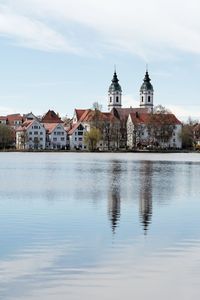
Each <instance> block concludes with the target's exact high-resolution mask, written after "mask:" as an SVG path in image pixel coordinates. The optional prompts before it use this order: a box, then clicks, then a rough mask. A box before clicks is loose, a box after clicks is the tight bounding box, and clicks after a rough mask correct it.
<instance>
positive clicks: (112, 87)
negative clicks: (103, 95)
mask: <svg viewBox="0 0 200 300" xmlns="http://www.w3.org/2000/svg"><path fill="white" fill-rule="evenodd" d="M113 92H122V88H121V86H120V84H119V79H118V78H117V73H116V71H115V72H114V75H113V79H112V83H111V85H110V87H109V93H113Z"/></svg>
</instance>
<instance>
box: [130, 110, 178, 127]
mask: <svg viewBox="0 0 200 300" xmlns="http://www.w3.org/2000/svg"><path fill="white" fill-rule="evenodd" d="M130 116H131V120H132V122H133V124H135V125H137V124H148V123H150V124H154V125H156V126H159V125H163V124H165V125H181V124H182V123H181V122H180V121H179V120H178V119H177V118H176V116H175V115H173V114H151V113H139V112H135V113H130Z"/></svg>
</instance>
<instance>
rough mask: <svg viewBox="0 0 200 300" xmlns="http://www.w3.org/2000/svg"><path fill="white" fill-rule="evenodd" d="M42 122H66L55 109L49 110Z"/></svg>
mask: <svg viewBox="0 0 200 300" xmlns="http://www.w3.org/2000/svg"><path fill="white" fill-rule="evenodd" d="M41 123H64V122H63V121H62V120H61V118H60V117H59V116H58V115H57V114H56V113H55V112H54V111H53V110H49V111H48V112H47V113H46V114H45V115H44V116H43V117H42V120H41Z"/></svg>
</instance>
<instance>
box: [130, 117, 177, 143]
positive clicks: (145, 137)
mask: <svg viewBox="0 0 200 300" xmlns="http://www.w3.org/2000/svg"><path fill="white" fill-rule="evenodd" d="M181 132H182V123H181V122H180V121H179V120H178V119H177V118H176V117H175V115H173V114H169V113H166V114H159V113H158V114H156V113H155V114H152V113H140V112H138V111H136V112H134V113H130V114H129V117H128V120H127V147H128V148H129V149H136V148H144V147H152V148H153V147H159V148H176V149H181V148H182V139H181Z"/></svg>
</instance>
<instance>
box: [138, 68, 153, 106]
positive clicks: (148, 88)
mask: <svg viewBox="0 0 200 300" xmlns="http://www.w3.org/2000/svg"><path fill="white" fill-rule="evenodd" d="M153 93H154V90H153V86H152V84H151V79H150V77H149V73H148V71H146V74H145V77H144V82H143V84H142V86H141V88H140V107H143V108H148V109H149V110H150V111H152V110H153Z"/></svg>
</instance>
